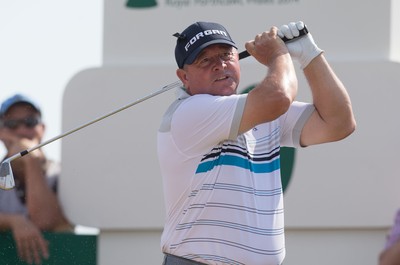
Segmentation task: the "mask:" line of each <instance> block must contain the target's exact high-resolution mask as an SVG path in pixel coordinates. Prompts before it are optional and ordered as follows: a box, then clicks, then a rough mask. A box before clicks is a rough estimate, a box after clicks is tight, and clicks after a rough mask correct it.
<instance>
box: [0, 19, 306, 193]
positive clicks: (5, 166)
mask: <svg viewBox="0 0 400 265" xmlns="http://www.w3.org/2000/svg"><path fill="white" fill-rule="evenodd" d="M307 33H308V29H307V28H306V26H305V25H304V28H303V29H302V30H300V35H299V36H297V37H294V38H293V39H286V38H282V40H283V41H284V42H288V41H292V40H294V39H296V38H299V37H301V36H304V35H306V34H307ZM248 56H250V54H249V53H248V52H247V51H242V52H241V53H239V60H241V59H244V58H246V57H248ZM181 86H182V82H181V81H175V82H173V83H171V84H169V85H166V86H164V87H162V88H161V89H159V90H157V91H155V92H153V93H151V94H149V95H147V96H145V97H142V98H140V99H137V100H136V101H134V102H132V103H130V104H128V105H125V106H123V107H121V108H119V109H117V110H114V111H112V112H110V113H108V114H106V115H104V116H101V117H99V118H97V119H94V120H92V121H90V122H88V123H85V124H83V125H81V126H79V127H77V128H75V129H72V130H70V131H67V132H65V133H63V134H61V135H59V136H56V137H54V138H51V139H49V140H47V141H45V142H43V143H40V144H38V145H36V146H34V147H32V148H28V149H26V150H23V151H21V152H19V153H17V154H15V155H13V156H10V157H9V158H6V159H5V160H4V161H3V162H2V163H1V165H0V189H3V190H9V189H12V188H14V187H15V182H14V175H13V172H12V168H11V161H13V160H15V159H17V158H20V157H23V156H25V155H27V154H29V153H30V152H32V151H34V150H36V149H39V148H41V147H43V146H45V145H48V144H50V143H52V142H54V141H56V140H58V139H61V138H63V137H65V136H67V135H70V134H72V133H74V132H77V131H79V130H81V129H83V128H85V127H87V126H89V125H92V124H94V123H96V122H98V121H101V120H103V119H105V118H108V117H110V116H112V115H114V114H117V113H118V112H121V111H123V110H125V109H128V108H130V107H132V106H134V105H136V104H138V103H140V102H143V101H145V100H147V99H150V98H152V97H154V96H157V95H159V94H161V93H164V92H166V91H169V90H171V89H173V88H178V87H181Z"/></svg>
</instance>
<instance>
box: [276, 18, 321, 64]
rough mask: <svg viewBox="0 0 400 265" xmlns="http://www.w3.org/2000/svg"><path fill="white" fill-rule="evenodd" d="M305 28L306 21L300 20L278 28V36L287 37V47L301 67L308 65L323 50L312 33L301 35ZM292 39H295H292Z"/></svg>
mask: <svg viewBox="0 0 400 265" xmlns="http://www.w3.org/2000/svg"><path fill="white" fill-rule="evenodd" d="M304 28H305V25H304V23H303V22H302V21H298V22H290V23H289V24H286V25H282V26H281V27H280V28H279V30H278V36H279V37H281V38H286V39H287V42H286V47H287V49H288V50H289V53H290V56H291V57H292V59H293V60H295V61H297V62H298V63H299V64H300V68H301V69H304V68H305V67H307V65H308V64H309V63H310V62H311V61H312V60H313V59H314V58H315V57H317V56H318V55H319V54H320V53H322V52H323V50H321V49H320V48H318V46H317V44H315V42H314V39H313V37H312V36H311V33H308V34H305V35H303V36H300V32H301V31H302V30H303V29H304ZM299 36H300V37H299ZM292 39H293V41H291V40H292Z"/></svg>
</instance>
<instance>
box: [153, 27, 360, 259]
mask: <svg viewBox="0 0 400 265" xmlns="http://www.w3.org/2000/svg"><path fill="white" fill-rule="evenodd" d="M302 29H304V23H302V22H301V21H299V22H296V23H289V24H287V25H283V26H282V27H280V28H279V29H278V28H277V27H272V28H271V29H270V30H269V31H265V32H262V33H260V34H258V35H256V36H255V38H254V40H252V41H248V42H247V43H246V44H245V47H246V50H247V51H248V52H249V54H250V55H251V56H253V57H254V58H255V59H256V60H257V61H258V62H259V63H260V65H261V67H264V68H265V73H266V74H265V75H264V76H261V77H260V80H259V82H258V85H257V86H256V87H255V88H254V89H252V90H251V91H250V92H249V93H248V94H237V93H236V92H237V88H238V85H239V81H240V67H239V59H238V52H237V49H236V44H235V43H234V41H233V40H232V39H231V37H230V35H229V34H228V31H227V30H226V29H225V28H224V27H223V26H222V25H220V24H218V23H213V22H196V23H193V24H192V25H190V26H189V27H188V28H186V29H185V30H184V31H183V32H181V33H176V34H175V35H174V36H175V37H177V43H176V48H175V59H176V62H177V65H178V69H177V71H176V73H177V75H178V77H179V79H180V80H181V81H182V83H183V86H184V87H183V88H182V89H181V91H180V94H179V96H178V99H177V100H176V101H175V102H173V103H172V105H171V106H170V107H169V108H168V110H167V111H166V113H165V115H164V117H163V120H162V122H161V126H160V128H159V131H158V157H159V163H160V169H161V174H162V177H163V185H164V198H165V206H166V211H167V214H166V216H167V218H166V221H165V226H164V231H163V234H162V238H161V247H162V251H163V252H164V253H165V254H166V255H165V259H164V264H165V265H171V264H174V265H176V264H180V265H185V264H188V265H189V264H217V265H222V264H236V265H239V264H249V265H277V264H282V262H283V259H284V256H285V241H284V215H283V214H284V208H283V196H282V184H281V177H280V160H279V158H280V147H281V146H289V147H306V146H310V145H316V144H321V143H326V142H333V141H338V140H341V139H343V138H345V137H347V136H348V135H350V134H351V133H352V132H353V131H354V129H355V126H356V125H355V120H354V117H353V112H352V107H351V102H350V98H349V96H348V94H347V92H346V89H345V87H344V85H343V84H342V83H341V82H340V80H339V79H338V78H337V76H336V75H335V74H334V72H333V70H332V69H331V68H330V66H329V64H328V62H327V61H326V59H325V57H324V55H323V51H322V50H321V49H319V48H318V47H317V45H316V44H315V42H314V40H313V38H312V36H311V34H307V35H305V36H303V37H301V38H297V39H295V40H292V41H291V42H288V43H287V44H285V43H284V42H283V41H282V38H283V37H286V38H288V39H293V38H294V37H296V36H299V32H300V30H302ZM293 61H296V62H297V63H299V64H300V68H301V69H302V70H303V73H304V75H305V77H306V79H307V81H308V83H309V87H310V89H311V92H312V96H313V102H312V103H306V102H298V101H295V97H296V94H297V76H296V72H295V68H294V65H293Z"/></svg>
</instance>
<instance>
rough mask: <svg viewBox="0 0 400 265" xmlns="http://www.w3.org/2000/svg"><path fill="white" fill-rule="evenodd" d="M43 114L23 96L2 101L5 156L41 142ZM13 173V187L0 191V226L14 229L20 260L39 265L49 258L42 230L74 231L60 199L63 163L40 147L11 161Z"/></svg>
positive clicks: (1, 133) (1, 137)
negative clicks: (59, 189)
mask: <svg viewBox="0 0 400 265" xmlns="http://www.w3.org/2000/svg"><path fill="white" fill-rule="evenodd" d="M41 116H42V115H41V110H40V108H39V106H38V105H37V104H36V103H35V102H33V101H32V100H31V99H29V98H28V97H26V96H24V95H20V94H17V95H14V96H12V97H10V98H8V99H7V100H5V101H4V102H3V103H2V105H1V107H0V140H1V141H2V142H3V143H4V145H5V147H6V149H7V154H6V157H9V156H11V155H13V154H15V153H18V152H20V151H21V150H25V149H28V148H31V147H33V146H36V145H37V144H39V143H40V142H41V140H42V137H43V135H44V132H45V125H44V124H43V122H42V120H41ZM12 171H13V173H14V178H15V183H16V187H15V189H11V190H1V189H0V230H11V231H12V234H13V237H14V240H15V243H16V246H17V250H18V254H19V256H20V257H21V259H23V260H25V261H26V262H28V263H35V264H40V263H41V260H42V259H43V258H47V257H48V256H49V252H48V243H47V242H46V240H45V239H44V238H43V236H42V234H41V231H43V230H46V231H61V230H70V229H71V226H70V224H69V223H68V221H67V220H66V218H65V216H64V214H63V212H62V210H61V207H60V204H59V202H58V199H57V197H56V185H57V183H56V181H57V178H58V175H59V173H60V167H59V165H58V164H57V163H55V162H53V161H50V160H48V159H46V157H45V155H44V153H43V152H42V151H41V150H36V151H34V152H32V153H30V155H28V156H25V157H23V158H21V159H18V160H15V161H13V162H12Z"/></svg>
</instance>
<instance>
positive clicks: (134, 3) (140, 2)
mask: <svg viewBox="0 0 400 265" xmlns="http://www.w3.org/2000/svg"><path fill="white" fill-rule="evenodd" d="M126 6H127V7H129V8H147V7H153V6H157V1H156V0H128V1H127V2H126Z"/></svg>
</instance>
